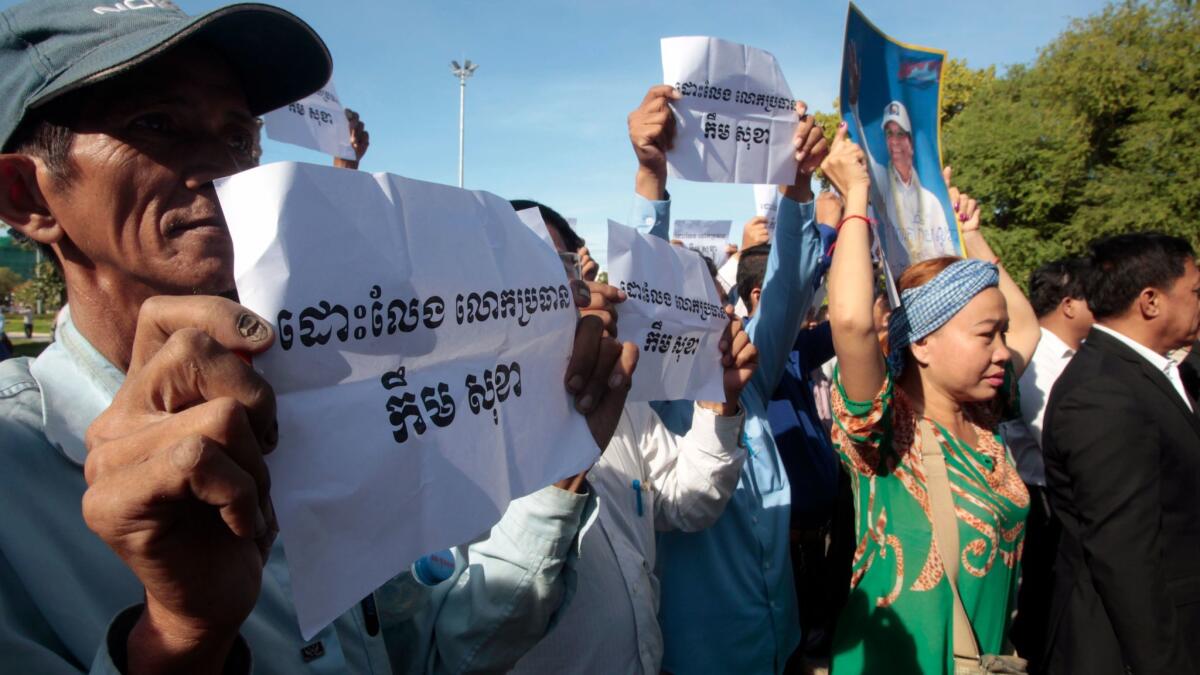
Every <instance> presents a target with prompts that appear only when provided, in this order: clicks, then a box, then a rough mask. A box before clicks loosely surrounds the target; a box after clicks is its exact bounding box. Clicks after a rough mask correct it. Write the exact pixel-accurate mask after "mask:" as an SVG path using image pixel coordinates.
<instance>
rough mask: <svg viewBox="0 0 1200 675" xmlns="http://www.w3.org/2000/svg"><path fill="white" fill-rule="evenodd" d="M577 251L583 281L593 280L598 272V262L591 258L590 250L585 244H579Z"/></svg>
mask: <svg viewBox="0 0 1200 675" xmlns="http://www.w3.org/2000/svg"><path fill="white" fill-rule="evenodd" d="M577 253H578V254H579V269H580V270H581V274H580V276H581V277H583V280H584V281H595V280H596V275H597V274H599V273H600V263H598V262H596V260H595V259H594V258H592V254H591V251H588V247H586V246H581V247H580V248H579V250H578V251H577Z"/></svg>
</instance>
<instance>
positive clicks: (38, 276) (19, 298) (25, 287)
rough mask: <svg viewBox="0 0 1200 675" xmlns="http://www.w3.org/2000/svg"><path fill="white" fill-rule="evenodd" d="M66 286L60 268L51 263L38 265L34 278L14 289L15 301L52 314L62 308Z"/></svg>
mask: <svg viewBox="0 0 1200 675" xmlns="http://www.w3.org/2000/svg"><path fill="white" fill-rule="evenodd" d="M65 296H66V286H65V285H64V284H63V280H62V276H61V275H60V274H59V272H58V267H56V266H55V265H54V263H51V262H41V263H38V265H37V267H36V268H35V269H34V277H33V278H32V279H30V280H28V281H26V282H25V283H23V284H21V285H19V286H17V287H16V288H15V289H13V299H14V300H15V301H16V302H17V303H19V304H21V305H25V306H27V307H35V308H37V311H39V312H52V311H55V310H57V309H58V308H59V307H61V306H62V303H63V301H64V300H65Z"/></svg>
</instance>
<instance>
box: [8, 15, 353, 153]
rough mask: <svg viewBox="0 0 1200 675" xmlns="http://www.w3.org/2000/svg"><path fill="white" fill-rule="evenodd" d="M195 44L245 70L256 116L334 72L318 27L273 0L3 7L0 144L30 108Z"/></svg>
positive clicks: (308, 91)
mask: <svg viewBox="0 0 1200 675" xmlns="http://www.w3.org/2000/svg"><path fill="white" fill-rule="evenodd" d="M192 41H201V42H203V43H204V45H205V46H206V47H207V48H211V49H213V50H214V51H215V52H216V53H218V54H220V55H221V56H223V57H224V59H225V60H226V61H227V62H228V63H229V64H230V66H231V67H232V68H233V69H234V70H235V71H236V72H237V74H238V75H239V77H240V78H241V82H242V84H243V86H244V87H245V93H246V101H247V103H248V104H249V107H250V112H251V113H252V114H254V115H261V114H262V113H265V112H267V111H270V110H274V109H276V108H281V107H283V106H285V105H287V104H288V103H291V102H293V101H297V100H299V99H302V98H304V97H305V96H308V95H309V94H311V93H313V92H314V91H316V90H318V89H320V88H321V87H322V86H324V85H325V83H326V82H328V81H329V77H330V74H331V73H332V72H333V61H332V58H331V57H330V55H329V49H328V48H326V46H325V43H324V42H323V41H322V40H321V38H320V37H319V36H318V35H317V33H316V31H314V30H313V29H312V27H311V26H309V25H308V24H306V23H305V22H304V21H302V20H301V19H299V18H298V17H296V16H295V15H293V14H291V13H289V12H286V11H284V10H282V9H280V8H278V7H272V6H270V5H261V4H238V5H229V6H227V7H221V8H219V9H215V10H213V11H211V12H207V13H205V14H201V15H199V16H194V17H193V16H188V15H187V14H185V13H184V12H183V10H181V9H179V7H177V6H176V5H175V4H174V3H173V2H171V1H170V0H28V1H27V2H23V3H21V4H19V5H16V6H14V7H10V8H9V9H7V10H5V11H4V12H3V13H0V92H3V94H2V95H0V139H2V141H0V146H2V147H3V149H4V150H6V151H8V150H11V148H10V147H9V143H10V142H11V141H12V137H13V133H14V132H15V131H16V130H17V128H18V127H19V126H20V124H21V122H22V121H23V120H24V119H25V116H26V115H27V114H28V112H29V111H30V110H36V109H37V108H39V107H41V106H44V105H46V104H47V103H50V102H51V101H54V100H55V99H57V98H59V97H61V96H63V95H65V94H68V93H71V92H74V91H78V90H80V89H83V88H86V87H89V86H91V85H93V84H96V83H98V82H103V81H105V80H109V79H111V78H114V77H118V76H120V75H122V74H124V73H127V72H129V71H130V70H132V69H134V68H137V67H138V66H140V65H142V64H144V63H146V62H147V61H150V60H152V59H154V58H155V57H157V56H159V55H161V54H162V53H164V52H166V51H167V50H169V49H171V48H173V47H176V46H178V45H180V44H183V43H187V42H192ZM180 75H181V76H182V77H186V76H187V74H186V73H181V74H180Z"/></svg>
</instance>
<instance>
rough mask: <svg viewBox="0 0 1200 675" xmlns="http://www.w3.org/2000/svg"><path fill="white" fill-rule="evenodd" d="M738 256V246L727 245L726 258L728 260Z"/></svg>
mask: <svg viewBox="0 0 1200 675" xmlns="http://www.w3.org/2000/svg"><path fill="white" fill-rule="evenodd" d="M742 234H743V235H744V234H745V232H743V233H742ZM737 254H738V247H737V244H725V257H726V258H734V257H737Z"/></svg>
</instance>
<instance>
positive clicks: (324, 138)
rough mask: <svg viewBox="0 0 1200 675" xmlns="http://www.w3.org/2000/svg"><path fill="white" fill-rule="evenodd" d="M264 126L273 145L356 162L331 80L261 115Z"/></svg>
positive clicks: (346, 125)
mask: <svg viewBox="0 0 1200 675" xmlns="http://www.w3.org/2000/svg"><path fill="white" fill-rule="evenodd" d="M263 126H264V127H265V128H266V131H267V137H268V138H270V139H271V140H273V141H279V142H280V143H291V144H292V145H299V146H301V147H304V148H310V149H312V150H317V151H318V152H323V153H325V154H327V155H331V156H333V157H341V158H342V159H354V158H355V157H354V148H352V147H351V146H350V126H349V125H348V124H347V123H346V109H345V108H343V107H342V102H341V101H340V100H338V95H337V89H335V88H334V86H333V80H330V81H329V83H328V84H326V85H325V86H324V87H323V88H321V89H320V90H319V91H317V93H315V94H312V95H311V96H306V97H305V98H302V99H300V100H299V101H296V102H295V103H292V104H289V105H288V106H287V107H286V108H280V109H278V110H272V111H271V112H269V113H267V114H265V115H263Z"/></svg>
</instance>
